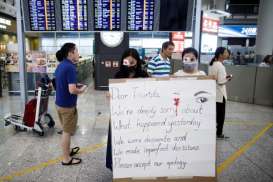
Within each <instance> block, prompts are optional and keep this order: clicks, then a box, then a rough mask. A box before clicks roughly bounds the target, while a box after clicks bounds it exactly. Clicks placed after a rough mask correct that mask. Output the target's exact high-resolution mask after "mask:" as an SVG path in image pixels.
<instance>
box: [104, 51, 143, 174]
mask: <svg viewBox="0 0 273 182" xmlns="http://www.w3.org/2000/svg"><path fill="white" fill-rule="evenodd" d="M143 63H144V62H143V61H142V60H141V59H140V57H139V54H138V52H137V50H136V49H132V48H129V49H127V50H125V51H124V52H123V54H122V57H121V61H120V69H119V71H118V72H117V74H116V75H115V78H146V77H148V74H147V72H146V71H144V70H143V69H142V65H143ZM106 167H107V168H109V169H110V170H112V169H113V168H112V143H111V123H110V124H109V130H108V141H107V151H106Z"/></svg>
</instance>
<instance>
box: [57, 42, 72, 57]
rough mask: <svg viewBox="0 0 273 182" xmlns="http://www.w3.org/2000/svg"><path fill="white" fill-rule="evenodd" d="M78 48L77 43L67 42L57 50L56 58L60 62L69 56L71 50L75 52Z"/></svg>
mask: <svg viewBox="0 0 273 182" xmlns="http://www.w3.org/2000/svg"><path fill="white" fill-rule="evenodd" d="M75 49H76V44H74V43H70V42H69V43H65V44H64V45H63V46H62V47H61V49H60V50H58V51H57V52H56V58H57V60H58V61H59V62H61V61H63V60H64V59H65V58H67V56H68V53H69V52H73V51H74V50H75Z"/></svg>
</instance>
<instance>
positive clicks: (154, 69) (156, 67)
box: [147, 54, 171, 77]
mask: <svg viewBox="0 0 273 182" xmlns="http://www.w3.org/2000/svg"><path fill="white" fill-rule="evenodd" d="M147 71H148V73H149V74H151V76H152V77H168V76H169V75H170V73H171V64H170V61H169V59H168V58H167V59H163V58H162V56H161V55H160V54H159V55H157V56H156V57H154V58H153V59H151V60H150V61H149V63H148V69H147Z"/></svg>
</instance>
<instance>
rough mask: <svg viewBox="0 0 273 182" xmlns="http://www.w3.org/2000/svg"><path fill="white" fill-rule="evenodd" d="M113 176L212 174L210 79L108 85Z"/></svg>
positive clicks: (213, 129)
mask: <svg viewBox="0 0 273 182" xmlns="http://www.w3.org/2000/svg"><path fill="white" fill-rule="evenodd" d="M109 91H110V94H111V99H110V107H111V127H112V128H111V129H112V155H113V177H114V178H138V177H141V178H142V177H188V176H204V177H212V176H215V154H216V149H215V148H216V100H215V98H216V93H215V92H216V85H215V81H213V80H182V79H171V80H164V81H163V80H162V81H155V80H149V81H147V80H143V79H142V80H141V81H136V80H133V81H131V80H128V81H126V82H122V83H110V85H109Z"/></svg>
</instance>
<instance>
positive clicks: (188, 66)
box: [174, 47, 206, 76]
mask: <svg viewBox="0 0 273 182" xmlns="http://www.w3.org/2000/svg"><path fill="white" fill-rule="evenodd" d="M182 68H183V69H182V70H178V71H177V72H176V73H174V75H175V76H202V75H206V73H205V72H204V71H199V70H198V52H197V50H196V49H194V48H192V47H189V48H186V49H184V51H183V53H182Z"/></svg>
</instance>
